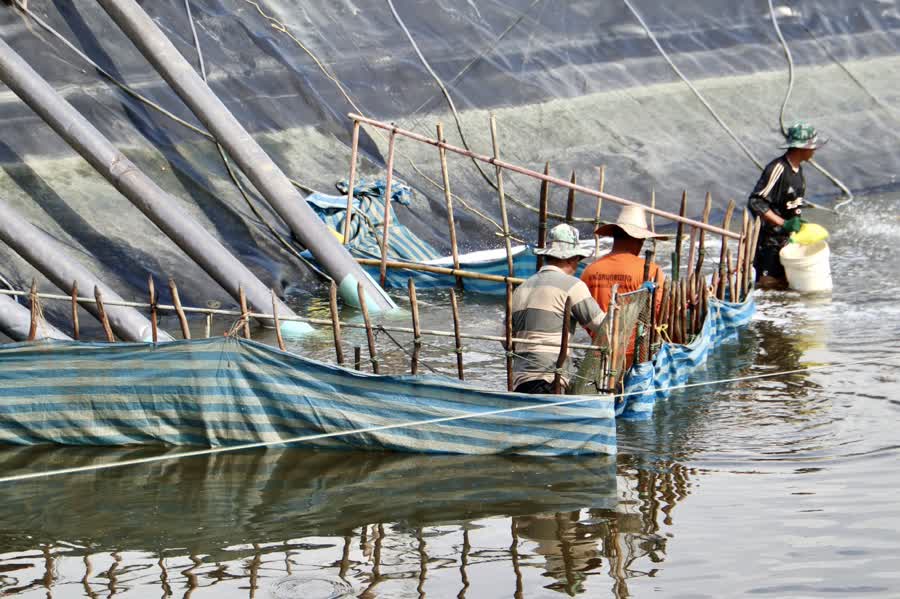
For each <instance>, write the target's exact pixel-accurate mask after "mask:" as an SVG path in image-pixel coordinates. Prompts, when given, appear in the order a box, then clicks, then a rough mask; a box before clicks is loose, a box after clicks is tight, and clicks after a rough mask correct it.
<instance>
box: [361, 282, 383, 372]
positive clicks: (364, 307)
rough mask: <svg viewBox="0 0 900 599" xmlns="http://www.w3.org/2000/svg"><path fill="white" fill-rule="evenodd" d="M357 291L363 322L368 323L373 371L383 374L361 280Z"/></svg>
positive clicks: (367, 332) (367, 331) (370, 359)
mask: <svg viewBox="0 0 900 599" xmlns="http://www.w3.org/2000/svg"><path fill="white" fill-rule="evenodd" d="M356 293H357V295H358V296H359V309H360V310H361V311H362V315H363V322H364V323H365V325H366V341H367V342H368V344H369V361H371V362H372V372H374V373H375V374H381V373H380V372H379V368H378V350H377V349H376V348H375V334H374V333H373V332H372V321H371V320H370V319H369V307H368V306H367V305H366V290H365V289H364V288H363V286H362V283H360V282H358V283H357V284H356Z"/></svg>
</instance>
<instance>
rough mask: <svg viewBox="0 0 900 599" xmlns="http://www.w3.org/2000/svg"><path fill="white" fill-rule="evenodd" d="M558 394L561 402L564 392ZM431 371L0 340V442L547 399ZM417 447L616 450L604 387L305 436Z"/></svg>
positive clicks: (349, 422)
mask: <svg viewBox="0 0 900 599" xmlns="http://www.w3.org/2000/svg"><path fill="white" fill-rule="evenodd" d="M568 399H571V398H568ZM559 400H560V397H559V396H553V395H523V394H518V393H506V392H495V391H486V390H480V389H476V388H473V387H471V386H469V385H467V384H465V383H461V382H459V381H454V380H452V379H446V378H443V377H421V376H420V377H412V376H377V375H371V374H366V373H362V372H356V371H353V370H348V369H345V368H341V367H338V366H332V365H328V364H324V363H321V362H316V361H314V360H309V359H306V358H302V357H300V356H296V355H293V354H290V353H286V352H281V351H278V350H277V349H274V348H271V347H268V346H266V345H262V344H260V343H256V342H253V341H249V340H244V339H237V338H230V337H217V338H209V339H197V340H193V341H174V342H170V343H162V344H159V345H155V346H154V345H153V344H147V343H115V344H105V343H82V342H74V341H72V342H42V343H17V344H10V345H5V346H2V347H0V443H4V444H26V445H27V444H38V443H57V444H70V445H128V444H157V443H168V444H173V445H205V446H227V445H237V444H243V443H255V442H277V441H279V440H284V439H290V438H296V437H301V436H308V435H317V434H327V433H339V432H346V431H352V430H355V429H365V428H368V427H379V426H390V425H398V424H402V423H409V422H417V421H423V420H431V419H436V418H444V417H453V416H459V415H462V414H479V413H482V414H484V413H486V412H491V411H494V410H501V409H507V408H517V407H524V406H533V405H540V404H551V403H554V402H557V401H559ZM303 444H305V445H314V446H327V447H356V448H366V449H379V450H393V451H408V452H420V453H457V454H500V453H510V454H525V455H570V454H598V453H606V454H613V453H615V450H616V427H615V414H614V405H613V400H612V398H611V397H602V396H598V397H596V398H594V399H592V400H591V401H588V402H583V403H579V404H575V405H568V406H553V407H546V408H540V409H529V410H524V411H515V412H509V413H504V414H492V415H491V414H485V415H482V416H475V417H471V418H466V419H460V420H454V421H451V422H443V423H433V424H419V425H416V426H404V427H399V428H394V429H389V430H380V431H372V432H366V433H361V434H353V435H342V436H336V437H331V438H325V439H317V440H310V441H308V442H304V443H303Z"/></svg>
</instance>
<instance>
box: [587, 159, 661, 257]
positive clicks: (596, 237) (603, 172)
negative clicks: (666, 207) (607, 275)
mask: <svg viewBox="0 0 900 599" xmlns="http://www.w3.org/2000/svg"><path fill="white" fill-rule="evenodd" d="M599 170H600V184H599V186H598V187H597V189H598V190H599V191H600V193H603V185H604V184H605V183H606V165H603V164H601V165H600V169H599ZM602 209H603V198H602V197H600V196H597V212H596V214H595V215H594V231H596V230H597V227H599V226H600V210H602ZM650 218H651V219H652V218H653V215H652V214H651V215H650ZM599 255H600V236H599V235H597V234H596V233H594V256H595V257H596V256H599Z"/></svg>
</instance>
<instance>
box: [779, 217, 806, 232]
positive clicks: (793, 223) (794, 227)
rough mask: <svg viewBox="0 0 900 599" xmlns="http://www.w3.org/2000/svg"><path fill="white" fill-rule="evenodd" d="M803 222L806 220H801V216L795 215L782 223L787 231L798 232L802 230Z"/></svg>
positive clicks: (782, 226)
mask: <svg viewBox="0 0 900 599" xmlns="http://www.w3.org/2000/svg"><path fill="white" fill-rule="evenodd" d="M803 222H804V221H802V220H800V217H799V216H795V217H793V218H789V219H787V220H786V221H784V224H782V225H781V228H782V229H783V230H784V232H785V233H796V232H798V231H799V230H800V227H801V226H802V225H803Z"/></svg>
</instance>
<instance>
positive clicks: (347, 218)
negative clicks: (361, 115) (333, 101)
mask: <svg viewBox="0 0 900 599" xmlns="http://www.w3.org/2000/svg"><path fill="white" fill-rule="evenodd" d="M358 153H359V121H357V120H356V119H353V139H352V141H351V145H350V178H349V179H348V180H347V212H346V213H345V214H344V245H349V244H350V225H351V224H352V223H351V221H352V220H353V187H354V186H355V185H356V158H357V154H358Z"/></svg>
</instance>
